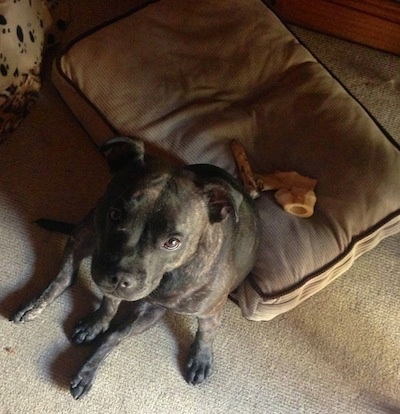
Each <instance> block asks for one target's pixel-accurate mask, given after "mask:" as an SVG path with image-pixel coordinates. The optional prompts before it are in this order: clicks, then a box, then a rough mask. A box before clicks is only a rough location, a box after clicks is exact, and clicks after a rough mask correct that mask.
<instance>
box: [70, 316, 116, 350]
mask: <svg viewBox="0 0 400 414" xmlns="http://www.w3.org/2000/svg"><path fill="white" fill-rule="evenodd" d="M94 315H95V314H93V315H89V316H88V317H87V318H86V319H83V320H82V321H81V322H79V323H78V324H77V325H76V326H75V329H74V332H73V334H72V338H71V339H72V342H74V343H75V344H79V345H80V344H85V343H88V342H91V341H93V340H94V339H96V338H97V337H98V336H99V335H100V334H102V333H103V332H105V331H106V330H107V329H108V327H109V323H108V322H106V321H102V320H98V319H96V317H95V316H94Z"/></svg>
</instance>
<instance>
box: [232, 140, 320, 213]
mask: <svg viewBox="0 0 400 414" xmlns="http://www.w3.org/2000/svg"><path fill="white" fill-rule="evenodd" d="M231 149H232V152H233V155H234V158H235V161H236V164H237V166H238V169H239V175H240V178H241V180H242V182H243V185H244V187H245V188H246V190H247V191H248V192H249V194H250V196H251V197H252V198H257V197H259V196H260V191H268V190H278V191H276V193H275V199H276V201H277V202H278V203H279V204H280V205H281V206H282V207H283V209H284V210H285V211H286V212H287V213H290V214H292V215H294V216H297V217H302V218H307V217H310V216H312V215H313V213H314V206H315V203H316V201H317V197H316V195H315V192H314V189H315V186H316V185H317V180H315V179H313V178H309V177H305V176H303V175H300V174H299V173H297V172H295V171H289V172H280V171H278V172H275V173H272V174H253V172H252V169H251V167H250V164H249V161H248V158H247V156H246V152H245V150H244V148H243V146H242V145H241V144H240V143H239V142H238V141H236V140H232V141H231Z"/></svg>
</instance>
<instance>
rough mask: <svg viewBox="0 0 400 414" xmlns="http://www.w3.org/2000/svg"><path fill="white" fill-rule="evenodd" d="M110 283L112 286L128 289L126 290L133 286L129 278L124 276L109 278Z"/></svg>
mask: <svg viewBox="0 0 400 414" xmlns="http://www.w3.org/2000/svg"><path fill="white" fill-rule="evenodd" d="M110 282H111V284H112V285H114V286H118V287H120V288H122V289H128V288H130V287H132V285H133V283H132V281H131V280H130V278H129V277H128V276H126V275H121V276H115V275H114V276H111V277H110Z"/></svg>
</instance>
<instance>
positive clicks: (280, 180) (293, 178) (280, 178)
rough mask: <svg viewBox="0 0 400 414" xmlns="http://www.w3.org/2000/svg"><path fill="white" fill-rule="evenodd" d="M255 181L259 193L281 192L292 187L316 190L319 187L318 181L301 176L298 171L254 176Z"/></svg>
mask: <svg viewBox="0 0 400 414" xmlns="http://www.w3.org/2000/svg"><path fill="white" fill-rule="evenodd" d="M254 179H255V180H256V183H257V188H258V190H259V191H267V190H279V189H281V188H286V189H288V190H290V189H291V188H292V187H298V188H307V189H309V190H314V189H315V186H316V185H317V180H315V179H314V178H309V177H305V176H304V175H300V174H299V173H298V172H296V171H289V172H280V171H278V172H275V173H273V174H254Z"/></svg>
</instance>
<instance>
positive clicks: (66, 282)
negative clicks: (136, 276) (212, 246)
mask: <svg viewBox="0 0 400 414" xmlns="http://www.w3.org/2000/svg"><path fill="white" fill-rule="evenodd" d="M92 215H93V213H90V214H89V215H88V216H86V217H85V219H84V220H83V221H82V222H81V223H80V224H78V225H77V226H76V228H75V229H74V230H73V232H72V233H71V235H70V236H69V238H68V240H67V244H66V246H65V249H64V257H63V262H62V266H61V269H60V271H59V272H58V274H57V276H56V278H55V279H54V280H53V281H52V282H51V283H50V285H49V286H48V287H47V289H45V290H44V291H43V292H42V294H41V295H40V296H39V297H38V298H35V299H34V300H31V301H30V302H28V303H27V304H26V305H25V306H23V307H22V308H21V309H20V310H19V311H18V312H16V313H15V315H14V316H13V318H12V321H13V322H15V323H20V322H27V321H31V320H33V319H35V318H36V317H37V316H38V315H39V314H40V313H42V312H43V310H44V309H46V308H47V306H49V305H50V304H51V303H52V302H53V301H54V300H55V299H57V298H58V297H59V296H60V295H61V294H62V293H63V292H64V291H65V290H66V289H67V288H68V287H69V286H70V285H71V284H72V282H73V280H74V276H75V274H76V272H77V271H78V269H79V265H80V263H81V262H82V260H83V259H84V258H85V257H87V256H90V255H91V254H92V252H93V249H94V240H95V239H94V228H93V216H92Z"/></svg>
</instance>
